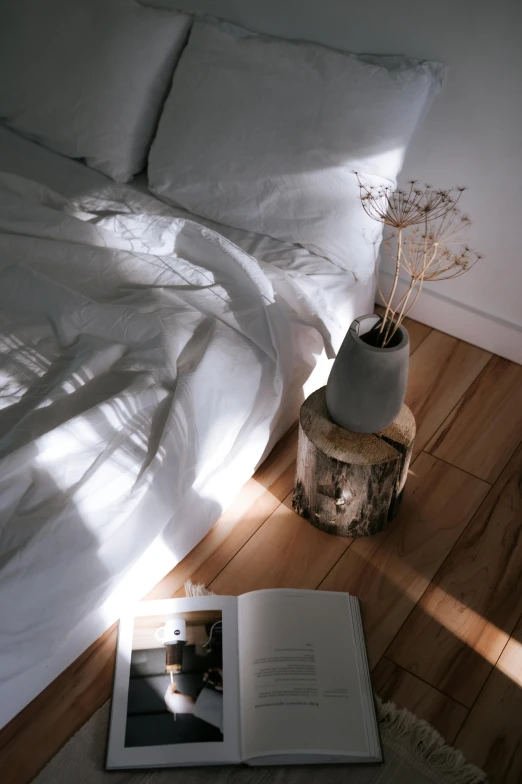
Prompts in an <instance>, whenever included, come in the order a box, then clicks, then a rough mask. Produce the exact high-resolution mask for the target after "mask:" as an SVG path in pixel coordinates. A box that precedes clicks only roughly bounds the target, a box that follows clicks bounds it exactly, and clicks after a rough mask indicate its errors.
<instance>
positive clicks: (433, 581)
mask: <svg viewBox="0 0 522 784" xmlns="http://www.w3.org/2000/svg"><path fill="white" fill-rule="evenodd" d="M520 446H522V441H521V442H520V443H519V445H518V446H517V448H516V449H515V451H514V452H513V455H511V457H510V460H511V459H512V458H513V457H514V455H515V453H516V452H517V450H518V449H519V448H520ZM421 454H422V453H421ZM425 454H428V453H425ZM436 459H437V460H441V458H439V457H437V458H436ZM441 462H444V463H446V464H447V465H450V466H452V467H454V468H458V467H457V466H453V465H452V464H451V463H448V462H447V461H445V460H441ZM508 463H509V461H508ZM506 465H507V464H506ZM458 470H459V471H463V469H462V468H458ZM464 473H466V474H468V476H471V477H473V478H475V479H479V477H475V475H474V474H471V473H469V472H468V471H465V472H464ZM480 481H481V482H483V483H484V484H489V485H490V489H489V490H488V492H487V494H486V496H485V497H484V499H483V500H482V502H481V503H480V504H479V507H478V508H477V510H476V511H475V513H474V514H473V516H472V517H471V519H470V520H469V522H468V524H467V525H466V527H465V528H464V530H463V531H462V533H461V534H460V536H459V537H458V538H457V539H456V541H455V542H454V544H453V546H452V548H451V549H450V550H449V552H448V553H447V555H446V557H445V558H444V560H443V561H442V562H441V564H440V565H439V567H438V569H437V571H436V572H435V574H434V575H433V577H432V579H431V580H430V582H429V584H428V585H427V586H426V589H425V591H424V592H423V594H422V595H421V596H419V598H418V600H417V602H416V603H415V605H414V606H413V607H412V608H411V611H410V613H408V617H407V618H405V619H404V622H403V623H402V625H401V626H400V628H399V629H398V630H397V632H396V634H395V635H394V637H393V639H392V640H390V642H389V644H388V646H387V648H386V650H385V651H384V653H383V656H382V657H381V658H386V659H388V660H389V661H391V662H392V663H393V664H394V665H395V666H397V667H401V668H402V669H404V670H405V671H406V672H410V673H411V674H412V675H415V677H416V678H419V680H422V681H424V682H425V683H427V684H428V685H429V686H431V687H432V688H433V689H436V690H437V691H440V692H441V694H444V695H445V696H446V697H449V698H450V699H452V700H454V701H455V702H458V703H459V705H463V707H465V708H467V709H468V710H469V711H470V712H471V710H472V709H473V707H474V705H475V703H476V702H477V700H478V698H479V696H480V694H481V693H482V691H483V690H484V689H485V687H486V684H487V682H488V681H489V679H490V677H491V675H492V674H493V673H494V672H495V670H496V667H497V664H498V662H499V660H500V657H501V656H502V654H503V652H504V650H505V648H506V647H507V645H508V643H509V641H510V639H511V636H512V634H510V635H509V636H508V638H507V639H506V642H505V644H504V646H503V647H502V650H500V652H499V654H498V656H497V658H496V659H495V660H494V662H493V661H491V662H489V663H490V665H491V669H490V672H489V673H488V675H487V678H486V680H485V681H484V683H483V685H482V687H481V688H480V689H479V691H478V693H477V694H476V696H475V698H474V699H473V701H472V702H471V704H470V705H469V706H467V705H464V704H463V703H462V702H460V701H459V700H458V699H457V698H456V697H455V696H454V695H453V694H449V693H447V692H446V691H444V689H442V688H440V687H438V686H435V684H433V683H430V682H429V681H426V680H425V679H424V678H422V677H421V676H420V675H419V674H418V673H417V672H411V670H409V669H408V668H407V667H404V665H402V664H401V663H400V662H398V661H396V660H395V658H393V656H392V655H389V651H390V649H391V648H392V647H393V645H394V642H395V640H396V638H397V637H398V636H399V635H400V634H401V632H402V630H403V627H404V626H405V624H406V623H407V622H408V619H409V617H410V615H411V614H412V613H413V612H415V611H416V609H417V607H418V606H420V605H421V603H422V599H423V596H424V595H425V594H426V592H427V591H429V590H430V588H431V586H432V585H437V582H438V577H439V573H440V572H441V571H443V570H444V567H445V564H446V561H447V560H448V559H449V558H450V557H451V555H452V553H453V551H454V550H455V549H456V548H457V547H458V546H459V543H460V541H461V540H462V539H463V538H464V537H465V536H466V535H467V533H468V529H471V527H472V526H473V524H474V522H475V518H476V517H477V516H478V515H480V514H481V513H482V510H483V508H484V507H487V505H488V504H489V500H490V496H491V495H492V494H494V493H495V486H494V485H493V484H491V483H489V482H486V480H484V479H480ZM521 620H522V614H521V615H520V618H519V619H518V621H517V622H515V623H514V624H513V627H512V630H511V633H512V632H513V631H514V630H515V629H516V628H517V624H518V622H519V621H521ZM463 726H464V725H463ZM461 729H462V728H461ZM459 732H460V730H459Z"/></svg>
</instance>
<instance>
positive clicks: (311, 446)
mask: <svg viewBox="0 0 522 784" xmlns="http://www.w3.org/2000/svg"><path fill="white" fill-rule="evenodd" d="M325 392H326V387H322V388H321V389H318V390H317V391H316V392H314V393H313V394H312V395H310V397H309V398H308V399H307V400H305V402H304V403H303V405H302V406H301V412H300V415H299V442H298V448H297V472H296V479H295V487H294V497H293V501H292V506H293V508H294V509H295V511H296V512H297V513H298V514H299V515H301V516H302V517H304V518H305V519H306V520H309V522H311V523H312V524H313V525H315V526H316V527H317V528H320V529H322V530H323V531H327V532H328V533H332V534H338V535H340V536H352V537H357V536H369V535H370V534H375V533H377V532H379V531H382V530H383V529H384V528H386V526H387V525H388V523H389V522H390V520H392V519H393V517H395V515H396V513H397V509H398V506H399V503H400V499H401V495H402V491H403V488H404V484H405V482H406V477H407V474H408V466H409V463H410V457H411V452H412V448H413V440H414V438H415V419H414V417H413V414H412V413H411V411H410V409H409V408H408V407H407V406H403V407H402V409H401V411H400V413H399V415H398V417H397V419H396V420H395V421H394V422H392V424H391V425H390V426H389V427H387V428H386V429H385V430H383V431H381V432H380V433H375V434H372V433H352V432H350V431H349V430H345V429H344V428H342V427H339V425H336V424H335V422H333V421H332V420H331V419H330V415H329V413H328V409H327V407H326V396H325Z"/></svg>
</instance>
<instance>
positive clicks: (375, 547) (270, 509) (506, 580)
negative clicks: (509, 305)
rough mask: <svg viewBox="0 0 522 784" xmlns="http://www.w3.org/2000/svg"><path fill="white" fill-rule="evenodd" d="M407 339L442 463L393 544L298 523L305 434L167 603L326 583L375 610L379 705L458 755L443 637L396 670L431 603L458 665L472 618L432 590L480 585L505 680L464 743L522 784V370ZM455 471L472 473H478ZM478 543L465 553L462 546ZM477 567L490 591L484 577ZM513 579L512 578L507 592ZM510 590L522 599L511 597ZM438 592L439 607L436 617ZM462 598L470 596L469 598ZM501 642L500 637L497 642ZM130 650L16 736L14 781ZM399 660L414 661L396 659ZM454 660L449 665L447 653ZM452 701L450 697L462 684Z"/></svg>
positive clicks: (55, 694) (9, 765)
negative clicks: (411, 718) (443, 675)
mask: <svg viewBox="0 0 522 784" xmlns="http://www.w3.org/2000/svg"><path fill="white" fill-rule="evenodd" d="M408 321H409V320H408ZM406 326H407V329H408V331H409V334H410V349H411V353H412V361H411V364H410V386H409V392H408V398H407V400H409V401H410V403H411V405H412V408H413V411H414V414H416V418H417V424H418V432H417V437H416V439H415V445H416V450H417V451H418V450H420V448H421V446H422V444H423V443H428V442H430V447H429V448H430V449H434V450H435V452H436V454H437V455H438V456H439V457H440V458H441V459H435V458H434V457H433V456H429V455H426V454H420V455H419V457H418V458H417V459H416V460H415V462H414V463H413V464H412V465H411V468H410V476H409V478H408V481H407V483H406V493H405V497H404V503H403V504H402V506H401V510H400V513H399V515H398V517H397V518H396V519H395V520H394V521H393V522H392V523H391V525H390V527H389V528H388V530H387V531H386V532H384V533H381V534H377V535H376V536H375V537H370V538H361V539H357V540H353V539H347V538H342V537H333V536H330V535H329V534H326V533H324V532H322V531H319V530H318V529H316V528H314V527H313V526H311V525H309V524H308V523H307V522H306V521H304V520H303V519H302V518H300V517H299V516H298V515H296V514H295V513H294V512H293V511H292V510H291V509H290V508H288V507H289V505H290V503H291V498H292V494H291V489H292V486H293V479H294V472H295V462H294V461H295V457H296V445H297V429H294V430H293V431H292V432H290V433H289V434H287V436H286V437H285V438H284V439H282V441H281V442H280V443H279V444H278V445H277V446H276V448H275V449H274V451H273V452H272V454H271V455H270V456H269V458H268V459H267V460H266V461H265V463H264V464H263V466H261V468H260V469H259V470H258V471H257V472H256V474H255V476H254V477H253V479H251V480H250V481H249V482H248V483H247V484H246V485H245V487H244V488H243V491H242V492H241V493H240V495H239V496H238V498H237V499H236V501H235V502H234V504H233V505H232V506H231V507H230V509H229V510H228V511H227V512H225V514H224V515H223V516H222V517H221V520H220V521H219V522H218V524H217V525H216V526H215V527H214V528H213V529H212V531H211V532H210V533H209V534H208V536H207V537H205V539H204V540H203V541H202V542H201V543H200V544H199V545H198V546H197V547H196V548H195V550H194V551H193V552H192V553H190V554H189V555H188V556H187V558H185V559H184V560H183V561H182V562H181V563H180V564H179V565H178V566H177V567H176V568H175V569H174V570H173V571H172V572H171V573H170V575H168V576H167V577H166V578H165V579H164V580H163V581H161V583H160V584H159V585H158V586H157V587H156V589H155V591H153V592H152V594H151V596H154V597H157V598H166V597H168V596H172V595H176V594H177V595H182V594H183V593H184V592H183V584H184V582H185V580H186V579H187V578H189V577H191V578H192V579H193V580H194V581H201V582H205V583H207V584H209V583H211V587H212V588H213V589H214V590H216V591H218V592H219V593H231V594H238V593H242V592H244V591H246V590H250V589H252V588H263V587H287V586H288V587H304V588H315V587H317V586H318V585H319V583H321V587H323V588H331V589H333V590H348V591H353V592H354V593H355V594H356V595H359V596H360V598H361V600H362V606H363V614H364V620H365V622H366V624H365V625H366V631H367V636H368V643H369V648H370V657H371V660H372V663H373V664H374V665H377V666H376V668H375V670H374V684H375V686H376V688H377V690H380V691H382V693H383V696H384V697H385V698H387V697H391V699H394V700H395V701H396V702H397V703H398V704H399V705H401V704H402V705H404V706H405V707H409V708H410V709H413V711H414V712H416V713H417V714H418V715H420V716H422V717H424V718H426V719H427V720H428V721H430V722H431V723H433V724H434V725H435V726H436V727H438V729H439V730H440V731H441V732H442V734H443V735H444V736H445V737H446V738H447V739H448V740H450V741H451V738H452V736H453V734H454V733H455V731H456V729H457V728H458V724H459V721H460V719H461V717H462V716H463V715H464V713H463V711H464V712H465V711H466V708H464V707H462V706H460V705H459V704H458V702H457V701H455V700H454V699H452V695H451V694H449V695H448V694H446V695H442V696H439V695H441V691H440V690H437V689H435V688H434V687H432V686H431V685H429V684H427V683H425V682H424V681H423V680H422V676H421V677H420V678H419V677H418V675H417V674H416V672H415V670H416V669H417V665H418V663H420V662H424V661H428V659H427V658H426V650H427V649H428V648H429V647H430V646H434V645H435V644H436V640H435V641H434V638H433V637H432V635H431V631H432V630H430V627H429V626H427V627H425V626H424V625H422V629H425V628H426V629H427V636H426V637H425V632H424V631H423V632H422V633H419V634H415V635H414V636H409V638H408V639H409V641H408V645H409V648H410V649H411V657H410V658H408V667H409V670H408V672H406V670H405V669H404V668H401V667H399V665H398V664H396V663H394V662H389V661H387V660H386V659H382V656H383V654H384V652H385V650H386V648H388V646H390V643H393V640H394V638H396V641H397V643H396V644H397V646H398V645H399V641H400V640H401V639H402V632H401V627H403V628H404V629H405V630H407V628H408V627H407V626H404V624H405V622H406V624H407V623H408V621H407V619H408V617H409V615H410V613H411V612H412V610H413V608H414V606H415V605H416V604H417V603H418V602H419V601H421V607H422V609H421V611H420V615H417V613H416V611H415V610H413V612H414V614H413V615H412V623H413V621H415V624H416V623H417V622H418V621H417V620H415V619H416V618H417V619H418V618H420V617H421V616H424V617H428V616H429V613H430V612H434V613H435V615H436V623H437V624H438V628H439V632H440V634H441V638H440V639H441V640H444V641H445V642H444V646H446V645H448V646H449V649H448V650H449V651H450V654H449V657H448V659H447V660H448V661H449V660H450V658H451V657H453V655H454V651H455V649H454V648H453V647H452V646H453V645H454V644H455V639H456V635H453V634H451V635H449V636H448V634H447V632H446V629H447V628H449V629H450V630H451V629H452V628H454V627H455V623H456V619H457V620H458V617H459V616H458V615H455V613H454V605H453V604H452V603H449V602H441V603H437V604H436V607H435V609H433V610H432V609H431V608H432V605H431V604H430V603H429V602H428V599H429V597H430V595H431V589H429V586H430V583H432V582H433V586H434V588H435V587H438V586H439V582H440V581H441V580H443V579H444V580H448V579H450V577H451V585H452V586H458V587H459V588H460V587H462V586H464V587H463V588H462V590H463V593H464V594H465V601H466V602H467V603H468V604H469V607H468V609H467V611H466V610H463V614H462V616H461V617H462V625H459V628H458V631H459V633H464V634H467V633H468V630H469V629H472V627H475V629H478V628H480V629H482V631H480V633H478V634H475V633H470V634H469V636H467V637H466V642H465V645H464V648H465V647H468V648H470V649H472V648H473V647H474V646H475V645H479V646H481V648H480V650H481V651H482V652H483V653H487V655H488V656H489V658H490V659H491V660H493V659H494V658H495V656H496V655H497V654H498V655H500V658H499V659H498V661H497V663H496V665H495V666H494V668H493V669H492V670H491V667H493V663H492V661H490V662H488V663H487V665H486V666H487V671H488V672H490V674H489V677H488V678H487V680H486V681H485V684H484V685H483V686H482V689H481V690H480V692H479V694H478V697H477V700H476V702H475V703H474V705H473V707H472V709H471V710H470V712H469V715H468V717H467V718H465V719H464V723H463V725H462V728H461V730H460V731H459V733H458V735H457V737H456V740H455V741H454V743H455V745H456V746H457V747H459V748H462V750H463V752H464V754H465V755H466V756H467V758H468V759H469V760H470V761H472V762H475V763H476V764H478V765H481V766H484V767H485V768H486V769H487V771H488V774H489V779H490V782H491V784H518V783H519V782H520V781H522V753H521V748H522V744H521V733H520V729H519V727H520V715H521V713H522V703H521V699H522V697H521V695H522V675H521V668H522V620H521V621H520V622H519V624H518V626H517V627H516V628H515V630H514V631H512V633H511V636H510V637H509V633H510V630H511V629H512V625H513V619H514V615H515V609H516V608H515V606H516V603H517V602H518V601H519V596H520V588H519V587H517V586H518V583H516V582H515V580H516V577H515V576H516V574H517V571H518V573H521V572H522V553H521V549H520V546H519V544H518V540H517V541H516V542H515V538H514V522H513V520H514V519H516V517H515V518H514V517H513V516H514V515H518V514H519V509H518V506H517V503H518V501H517V500H516V499H517V495H516V493H515V492H514V489H515V488H516V487H517V482H518V483H520V478H519V479H516V478H515V474H514V473H511V472H512V471H514V466H515V465H518V463H517V462H516V461H517V460H518V459H519V455H517V457H516V458H513V460H511V458H512V456H513V453H514V452H515V450H516V448H517V446H518V444H519V443H520V441H521V440H522V432H521V429H520V426H519V418H518V417H519V414H520V405H519V399H520V395H519V390H520V378H521V373H522V369H521V368H520V367H519V366H517V365H514V364H513V363H507V362H505V360H498V358H496V357H493V358H492V360H491V362H489V364H488V365H487V368H486V369H485V370H484V364H485V362H486V361H488V359H489V355H487V352H483V351H482V350H480V349H474V348H473V347H470V346H469V345H467V344H463V343H461V342H460V341H456V340H455V339H454V338H450V337H448V336H446V335H442V333H440V332H437V331H436V330H431V329H430V328H428V327H425V326H424V325H422V324H417V323H416V322H411V324H410V323H408V324H407V325H406ZM443 357H445V358H446V360H445V361H443ZM441 363H442V364H441ZM517 395H518V397H517ZM517 423H518V424H517ZM517 428H518V430H517ZM436 433H437V439H434V438H433V437H434V436H435V434H436ZM435 440H438V441H439V443H438V444H437V445H435ZM508 461H509V466H508V468H506V465H507V464H508ZM448 463H458V465H460V466H461V468H462V469H463V470H459V469H458V468H456V467H454V466H452V465H448ZM504 469H505V470H504ZM466 472H468V473H466ZM477 472H478V474H477ZM501 472H502V476H501V477H500V478H498V477H499V475H500V474H501ZM470 474H477V475H476V476H470ZM484 477H485V478H487V480H488V481H489V482H490V483H492V482H495V485H494V488H493V490H492V491H490V492H489V495H488V496H487V498H486V500H485V501H484V503H483V506H482V507H481V509H480V510H479V511H478V512H477V513H476V514H475V512H476V510H477V509H478V507H479V505H480V504H481V502H482V501H483V499H484V496H485V495H486V493H487V492H488V489H489V485H488V484H487V483H486V482H485V481H481V479H483V478H484ZM509 477H511V478H509ZM486 510H489V511H486ZM474 514H475V517H474V519H473V522H472V523H471V524H470V525H469V527H468V528H467V529H466V526H467V524H468V521H469V520H470V519H471V518H472V517H473V515H474ZM486 518H487V519H486ZM480 520H482V522H483V524H482V525H479V524H478V521H480ZM496 529H498V530H496ZM472 531H473V537H472V538H470V536H471V532H472ZM462 534H464V535H463V536H462V540H461V541H462V542H463V543H466V546H465V547H464V544H462V546H461V544H460V541H459V537H460V536H461V535H462ZM508 553H509V555H508ZM470 554H471V555H470ZM473 558H475V559H476V560H475V561H474V565H475V566H476V570H475V571H476V577H472V578H471V577H470V575H471V574H472V572H473V569H472V566H473V564H472V559H473ZM446 559H447V561H448V564H447V566H446V563H445V561H446ZM480 565H481V566H480ZM450 566H451V569H449V567H450ZM479 567H480V568H479ZM502 570H505V572H506V573H505V576H503V577H502V576H501V571H502ZM445 575H446V576H445ZM444 576H445V577H444ZM495 581H496V582H495ZM444 585H446V584H445V583H444ZM468 585H469V586H470V590H469V591H468V590H467V586H468ZM472 586H475V587H474V588H473V587H472ZM508 586H511V587H512V590H511V595H509V590H508ZM493 587H495V589H494V590H493ZM426 589H428V591H429V592H428V593H426V604H425V606H422V597H423V596H424V594H425V591H426ZM444 590H446V587H445V588H444ZM448 592H449V591H448ZM455 598H456V599H459V598H460V599H462V598H464V597H463V596H460V594H459V595H457V596H456V597H455ZM472 610H473V611H474V613H475V615H472V614H471V611H472ZM481 619H487V621H488V623H489V626H484V625H483V626H480V624H483V620H481ZM415 628H417V626H415ZM494 628H497V630H498V631H497V632H495V635H493V636H492V630H494ZM419 630H420V627H419ZM496 635H501V636H499V637H498V640H507V639H508V637H509V641H508V642H507V645H506V647H505V648H504V650H503V651H502V652H500V646H496V645H492V642H491V641H492V640H494V639H495V636H496ZM459 639H460V638H459ZM460 645H461V643H460V642H458V641H457V646H460ZM115 646H116V631H115V629H114V628H113V629H111V630H109V631H108V632H107V633H106V634H104V635H102V637H101V638H100V639H99V640H97V641H96V643H94V644H93V645H92V646H91V647H90V648H89V649H88V650H87V651H86V652H85V653H84V654H83V655H82V656H81V657H79V659H78V660H77V661H76V662H75V663H74V664H73V665H72V666H71V667H70V668H69V669H68V670H66V671H65V672H64V673H63V674H62V675H61V676H60V677H59V678H58V679H57V680H56V681H55V682H54V683H53V684H51V686H49V687H48V688H47V689H46V690H45V691H44V692H43V693H42V694H41V695H40V696H39V697H38V698H37V699H36V700H34V701H33V703H31V705H30V706H28V708H27V709H25V710H24V711H22V713H21V714H19V716H17V717H16V718H15V719H14V720H13V721H12V722H10V724H9V725H7V726H6V727H4V728H3V729H2V730H0V781H1V782H4V781H5V782H9V784H29V782H30V781H32V779H33V778H34V776H35V775H36V773H37V772H38V770H40V769H41V768H42V767H43V765H45V763H46V762H47V761H48V760H49V759H50V758H51V757H52V756H53V755H54V754H55V753H56V751H58V749H59V748H60V747H61V746H62V745H63V744H64V743H65V742H66V741H67V740H68V738H69V737H70V736H71V735H72V734H73V733H74V732H75V731H76V730H77V729H78V728H79V727H80V726H81V725H82V724H83V723H84V722H85V721H86V720H87V719H88V718H89V717H90V716H91V715H92V714H93V713H94V711H95V710H96V709H97V708H98V707H99V706H101V705H102V704H103V702H104V701H105V700H106V699H107V697H109V695H110V691H111V688H112V674H113V663H114V653H115ZM392 649H394V650H398V648H397V649H395V644H394V646H393V648H390V650H392ZM401 650H402V646H401ZM459 650H460V648H459ZM416 652H417V654H416ZM488 652H489V653H488ZM439 654H440V655H441V656H442V658H444V655H445V654H444V651H443V650H442V648H441V647H440V646H439ZM461 655H462V654H459V656H458V658H460V656H461ZM467 656H468V655H467V654H466V656H465V657H464V659H463V661H464V660H465V659H467ZM467 660H468V662H469V661H470V659H467ZM379 661H380V662H381V663H380V664H379ZM401 661H403V659H402V654H401ZM476 661H477V662H479V659H476ZM422 666H424V665H422ZM482 667H483V665H481V664H479V665H477V668H476V667H475V666H473V667H468V668H466V667H460V668H459V672H460V678H461V680H462V684H463V685H462V692H460V691H459V692H458V693H464V692H465V691H466V688H471V687H472V689H473V690H474V691H473V693H476V688H477V686H476V684H477V673H478V672H480V671H482ZM430 672H431V670H430ZM481 678H482V676H481ZM435 681H436V683H439V684H442V681H441V680H437V679H436V678H435ZM467 682H469V684H470V686H468V687H467V686H466V683H467ZM443 686H444V688H447V684H446V683H444V684H443ZM451 688H452V687H451ZM445 700H449V701H445Z"/></svg>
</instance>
